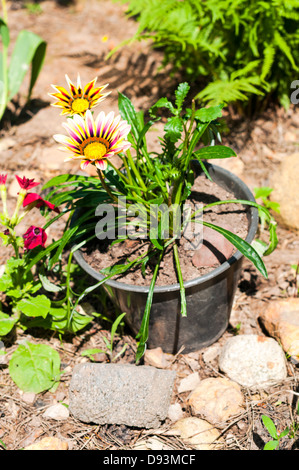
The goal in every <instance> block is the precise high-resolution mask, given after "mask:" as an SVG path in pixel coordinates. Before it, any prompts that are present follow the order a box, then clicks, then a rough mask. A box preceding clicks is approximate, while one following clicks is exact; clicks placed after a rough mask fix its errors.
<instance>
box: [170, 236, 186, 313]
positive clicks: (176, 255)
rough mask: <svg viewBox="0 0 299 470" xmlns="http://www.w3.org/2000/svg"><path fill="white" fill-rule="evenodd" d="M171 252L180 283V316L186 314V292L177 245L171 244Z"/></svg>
mask: <svg viewBox="0 0 299 470" xmlns="http://www.w3.org/2000/svg"><path fill="white" fill-rule="evenodd" d="M173 253H174V259H175V265H176V269H177V274H178V279H179V284H180V296H181V315H182V317H186V316H187V303H186V292H185V287H184V280H183V276H182V271H181V265H180V259H179V253H178V246H177V245H176V244H174V246H173Z"/></svg>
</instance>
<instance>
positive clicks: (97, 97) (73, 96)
mask: <svg viewBox="0 0 299 470" xmlns="http://www.w3.org/2000/svg"><path fill="white" fill-rule="evenodd" d="M65 78H66V81H67V83H68V86H69V90H66V89H65V88H63V87H61V86H56V85H52V87H53V88H54V90H56V91H57V93H49V95H50V96H53V97H54V98H56V99H57V100H58V101H56V103H53V104H52V106H56V107H58V108H62V112H61V115H65V114H68V115H70V116H73V115H74V114H81V115H82V116H83V115H84V114H85V113H86V111H87V110H88V109H91V108H94V107H95V106H97V105H98V104H99V103H100V101H103V99H105V97H106V96H107V95H109V93H110V92H108V93H103V90H104V89H105V88H106V87H107V86H108V84H106V85H104V86H100V87H97V88H96V87H95V84H96V81H97V78H95V79H94V80H92V81H91V82H89V83H87V85H86V86H85V87H84V89H83V87H82V85H81V79H80V76H79V75H78V79H77V86H76V87H75V85H74V84H73V83H72V82H71V80H70V79H69V77H68V76H67V75H66V76H65Z"/></svg>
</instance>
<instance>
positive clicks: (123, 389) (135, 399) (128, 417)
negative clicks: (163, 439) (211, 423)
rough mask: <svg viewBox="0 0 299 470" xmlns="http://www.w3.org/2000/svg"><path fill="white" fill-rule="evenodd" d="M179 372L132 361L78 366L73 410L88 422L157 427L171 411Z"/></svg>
mask: <svg viewBox="0 0 299 470" xmlns="http://www.w3.org/2000/svg"><path fill="white" fill-rule="evenodd" d="M175 376H176V373H175V372H174V371H170V370H161V369H156V368H154V367H150V366H135V365H132V364H95V363H85V364H79V365H77V366H75V368H74V372H73V376H72V379H71V383H70V388H69V410H70V412H71V413H72V415H73V416H74V417H75V418H76V419H78V420H80V421H83V422H85V423H95V424H125V425H126V426H132V427H140V428H157V427H159V426H160V424H161V422H162V421H164V420H165V419H166V417H167V414H168V409H169V405H170V400H171V395H172V391H173V385H174V380H175Z"/></svg>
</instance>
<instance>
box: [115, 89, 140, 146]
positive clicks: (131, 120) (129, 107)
mask: <svg viewBox="0 0 299 470" xmlns="http://www.w3.org/2000/svg"><path fill="white" fill-rule="evenodd" d="M118 107H119V112H120V115H121V117H122V118H123V119H125V120H126V121H127V122H128V124H130V125H131V134H132V135H133V137H134V139H135V143H136V144H137V142H138V140H139V120H138V116H137V113H136V111H135V108H134V106H133V104H132V102H131V100H130V99H129V98H128V97H127V96H125V95H123V94H122V93H120V92H119V93H118Z"/></svg>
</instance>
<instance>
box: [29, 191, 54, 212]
mask: <svg viewBox="0 0 299 470" xmlns="http://www.w3.org/2000/svg"><path fill="white" fill-rule="evenodd" d="M29 204H33V205H34V207H38V208H39V207H42V206H47V207H49V209H51V210H52V211H55V212H57V214H59V212H60V211H59V209H58V208H57V207H55V205H54V204H52V203H51V202H49V201H46V200H45V199H43V198H42V197H41V196H40V195H39V194H37V193H27V194H26V196H25V198H24V201H23V207H26V206H29Z"/></svg>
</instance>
